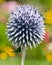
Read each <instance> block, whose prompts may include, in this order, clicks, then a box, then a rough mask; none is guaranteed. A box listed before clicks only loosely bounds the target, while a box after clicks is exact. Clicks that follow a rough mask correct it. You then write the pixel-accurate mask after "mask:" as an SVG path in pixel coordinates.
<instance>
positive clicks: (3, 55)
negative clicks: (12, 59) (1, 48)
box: [0, 52, 7, 60]
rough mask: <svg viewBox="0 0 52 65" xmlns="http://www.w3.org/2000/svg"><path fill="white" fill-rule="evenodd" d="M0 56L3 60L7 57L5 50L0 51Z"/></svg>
mask: <svg viewBox="0 0 52 65" xmlns="http://www.w3.org/2000/svg"><path fill="white" fill-rule="evenodd" d="M0 58H1V59H2V60H5V59H6V58H7V54H6V53H5V52H2V53H1V54H0Z"/></svg>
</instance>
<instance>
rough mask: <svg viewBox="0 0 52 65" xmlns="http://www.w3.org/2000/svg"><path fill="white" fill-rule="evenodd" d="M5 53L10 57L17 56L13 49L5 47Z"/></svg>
mask: <svg viewBox="0 0 52 65" xmlns="http://www.w3.org/2000/svg"><path fill="white" fill-rule="evenodd" d="M5 52H6V53H7V54H8V55H9V56H10V57H13V56H15V53H14V50H13V49H12V48H11V47H5Z"/></svg>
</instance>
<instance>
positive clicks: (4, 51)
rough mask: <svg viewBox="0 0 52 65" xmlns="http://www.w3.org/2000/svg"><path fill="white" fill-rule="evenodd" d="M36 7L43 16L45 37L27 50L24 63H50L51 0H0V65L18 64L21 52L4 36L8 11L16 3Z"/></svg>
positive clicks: (51, 43) (51, 48) (48, 64)
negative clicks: (38, 43) (36, 45)
mask: <svg viewBox="0 0 52 65" xmlns="http://www.w3.org/2000/svg"><path fill="white" fill-rule="evenodd" d="M23 4H30V5H33V6H34V7H37V8H38V9H39V10H40V11H41V12H42V13H43V16H44V18H45V27H46V29H45V30H46V33H45V39H44V41H43V42H42V44H40V45H39V46H38V47H37V48H34V47H33V48H32V49H30V48H29V49H28V50H27V55H26V61H25V65H52V0H0V65H20V61H21V53H18V51H19V50H18V49H17V52H14V50H15V49H14V47H13V46H12V44H11V42H10V41H9V40H8V38H7V36H6V34H5V33H6V23H7V22H8V17H9V14H10V12H11V11H12V10H13V9H15V7H16V6H18V5H23Z"/></svg>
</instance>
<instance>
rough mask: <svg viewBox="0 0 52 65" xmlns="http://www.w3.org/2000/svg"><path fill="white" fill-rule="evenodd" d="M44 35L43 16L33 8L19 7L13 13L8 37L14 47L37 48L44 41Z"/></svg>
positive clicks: (28, 6)
mask: <svg viewBox="0 0 52 65" xmlns="http://www.w3.org/2000/svg"><path fill="white" fill-rule="evenodd" d="M44 34H45V26H44V19H43V16H42V14H40V12H39V11H38V10H37V9H35V8H34V7H33V6H30V5H22V6H18V7H16V9H15V10H13V11H12V12H11V14H10V17H9V22H8V23H7V35H8V37H9V40H11V41H12V43H13V44H14V45H16V46H25V47H28V46H30V47H31V48H32V46H33V45H34V46H35V47H36V46H37V45H38V44H40V42H41V41H42V40H43V38H44Z"/></svg>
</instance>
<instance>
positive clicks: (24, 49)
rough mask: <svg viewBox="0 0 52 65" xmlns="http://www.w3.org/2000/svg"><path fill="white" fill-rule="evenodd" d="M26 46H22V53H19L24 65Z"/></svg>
mask: <svg viewBox="0 0 52 65" xmlns="http://www.w3.org/2000/svg"><path fill="white" fill-rule="evenodd" d="M26 50H27V48H26V47H23V48H22V55H21V65H24V61H25V56H26Z"/></svg>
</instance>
